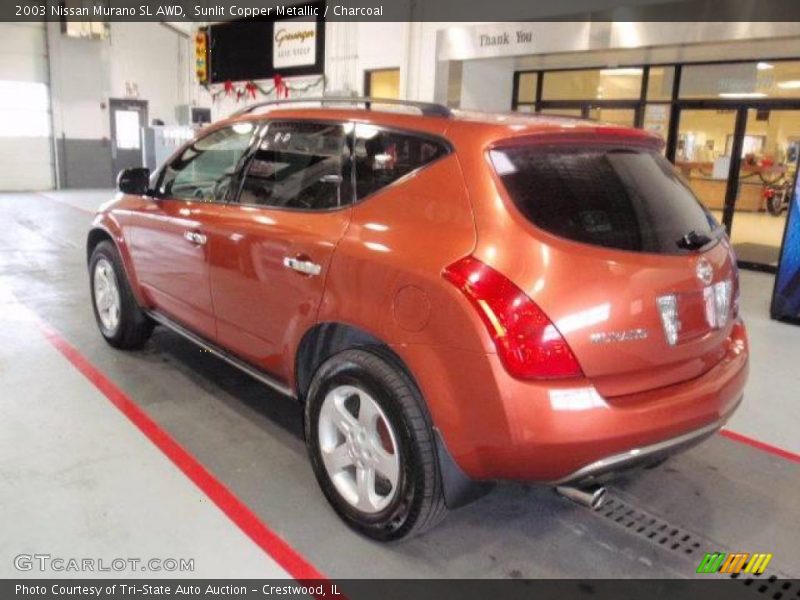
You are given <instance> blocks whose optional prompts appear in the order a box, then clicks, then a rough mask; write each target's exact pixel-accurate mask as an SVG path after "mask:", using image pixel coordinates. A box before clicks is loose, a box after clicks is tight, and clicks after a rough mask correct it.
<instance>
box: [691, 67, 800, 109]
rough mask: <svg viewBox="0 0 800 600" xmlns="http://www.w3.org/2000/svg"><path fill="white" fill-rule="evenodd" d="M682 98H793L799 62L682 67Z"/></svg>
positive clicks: (798, 89)
mask: <svg viewBox="0 0 800 600" xmlns="http://www.w3.org/2000/svg"><path fill="white" fill-rule="evenodd" d="M680 96H681V97H682V98H722V99H733V100H737V99H745V100H747V99H755V100H758V99H759V98H797V97H800V61H778V60H776V61H770V62H767V61H760V62H747V63H726V64H711V65H709V64H706V65H685V66H684V67H683V69H682V71H681V87H680Z"/></svg>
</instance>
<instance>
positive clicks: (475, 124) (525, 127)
mask: <svg viewBox="0 0 800 600" xmlns="http://www.w3.org/2000/svg"><path fill="white" fill-rule="evenodd" d="M266 117H268V118H270V119H316V120H321V121H355V122H358V123H368V124H374V125H380V126H384V127H391V128H397V129H405V130H412V131H419V132H422V133H427V134H431V135H438V136H441V137H444V138H448V139H450V138H451V137H458V138H462V139H463V138H464V136H472V137H473V138H474V139H475V141H478V140H480V141H481V142H482V143H484V144H492V143H496V142H499V141H501V140H509V139H511V138H521V137H527V136H542V135H544V136H547V134H551V135H563V134H570V135H574V136H595V135H597V136H609V137H614V138H617V139H624V140H630V141H639V142H640V143H647V144H651V145H658V144H663V140H662V138H660V137H659V136H657V135H655V134H653V133H651V132H648V131H645V130H642V129H635V128H633V127H623V126H619V125H615V124H611V123H603V122H600V121H593V120H589V119H576V118H573V117H561V116H556V115H536V114H526V113H512V112H509V113H490V112H480V111H466V110H452V111H450V115H449V116H429V115H420V114H415V113H413V112H409V111H399V110H393V109H389V110H380V109H375V108H349V107H348V108H338V107H330V108H324V107H323V108H321V107H281V106H280V105H276V106H275V107H274V108H268V109H267V110H264V111H261V110H258V108H256V109H255V110H253V111H252V112H246V113H243V114H238V115H237V114H234V115H233V116H231V117H229V118H228V119H226V120H225V121H224V122H235V121H251V120H263V119H264V118H266Z"/></svg>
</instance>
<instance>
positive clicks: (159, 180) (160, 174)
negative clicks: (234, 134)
mask: <svg viewBox="0 0 800 600" xmlns="http://www.w3.org/2000/svg"><path fill="white" fill-rule="evenodd" d="M239 122H249V123H253V133H252V134H251V136H250V143H249V144H248V146H247V147H246V148H245V150H244V152H243V153H242V155H241V156H240V157H239V160H238V161H237V162H236V166H235V168H234V171H233V173H232V174H231V185H230V186H228V190H227V192H225V197H224V198H223V199H222V200H203V199H200V198H181V197H178V196H172V195H169V194H163V193H161V191H160V189H161V186H162V184H163V183H164V177H166V174H167V169H169V167H170V165H171V164H172V163H173V162H175V160H177V159H178V157H180V156H181V155H182V154H183V153H184V152H186V150H187V149H188V148H189V147H190V146H192V145H193V144H196V143H198V142H200V141H201V140H204V139H206V138H207V137H210V136H212V135H214V134H215V133H217V132H218V131H220V130H222V129H226V128H228V129H231V128H233V126H234V125H235V124H236V122H234V123H230V122H224V123H220V124H218V125H216V126H213V127H212V128H210V129H208V130H205V131H204V132H203V134H202V135H200V136H197V137H195V138H192V139H191V140H189V141H188V142H186V143H185V144H183V145H182V146H181V147H180V148H178V149H177V150H176V151H175V152H174V153H173V154H172V155H171V156H170V157H169V159H168V160H167V161H166V162H164V164H163V165H161V166H160V167H159V169H158V170H157V171H156V173H155V176H154V177H153V178H151V182H152V181H155V185H153V186H152V189H151V190H150V192H151V194H152V196H153V198H157V199H158V200H170V201H173V202H196V203H198V204H217V205H225V204H229V203H230V202H231V195H232V194H233V193H234V191H233V190H236V192H235V193H236V195H237V196H238V192H239V189H238V186H239V181H240V179H241V174H242V168H243V167H244V164H245V163H244V161H245V160H246V159H247V157H248V156H250V154H251V153H252V151H253V148H255V147H257V143H256V140H257V139H258V140H260V138H261V135H262V131H261V130H260V128H261V127H262V124H261V123H259V122H257V121H252V120H248V121H239Z"/></svg>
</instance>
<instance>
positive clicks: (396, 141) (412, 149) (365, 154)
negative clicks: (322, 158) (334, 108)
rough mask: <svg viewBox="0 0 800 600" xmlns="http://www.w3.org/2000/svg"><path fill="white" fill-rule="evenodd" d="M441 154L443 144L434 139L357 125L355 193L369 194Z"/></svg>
mask: <svg viewBox="0 0 800 600" xmlns="http://www.w3.org/2000/svg"><path fill="white" fill-rule="evenodd" d="M445 154H447V148H446V147H445V146H444V145H443V144H441V143H439V142H437V141H435V140H431V139H427V138H424V137H419V136H415V135H410V134H404V133H395V132H393V131H385V130H381V129H378V128H377V127H373V126H371V125H357V126H356V145H355V159H356V194H357V196H358V198H359V199H360V198H364V197H365V196H369V195H370V194H372V193H374V192H376V191H378V190H379V189H381V188H382V187H385V186H387V185H389V184H390V183H393V182H394V181H397V180H398V179H400V178H401V177H403V176H404V175H407V174H408V173H410V172H411V171H413V170H414V169H417V168H419V167H422V166H424V165H426V164H428V163H429V162H431V161H434V160H436V159H437V158H439V157H440V156H443V155H445Z"/></svg>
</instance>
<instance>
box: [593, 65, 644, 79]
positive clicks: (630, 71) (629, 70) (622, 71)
mask: <svg viewBox="0 0 800 600" xmlns="http://www.w3.org/2000/svg"><path fill="white" fill-rule="evenodd" d="M641 74H642V70H641V69H640V68H638V67H620V68H619V69H600V75H624V76H628V77H632V76H635V75H641Z"/></svg>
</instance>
